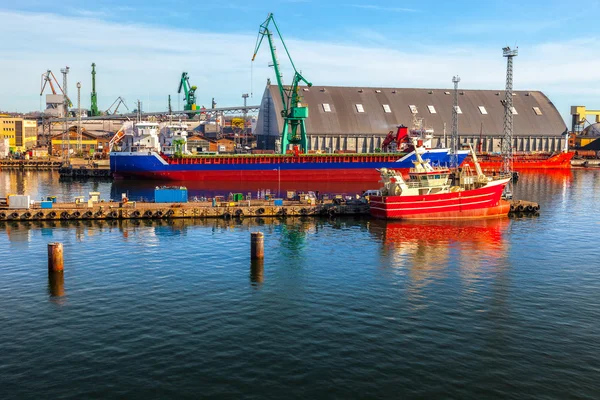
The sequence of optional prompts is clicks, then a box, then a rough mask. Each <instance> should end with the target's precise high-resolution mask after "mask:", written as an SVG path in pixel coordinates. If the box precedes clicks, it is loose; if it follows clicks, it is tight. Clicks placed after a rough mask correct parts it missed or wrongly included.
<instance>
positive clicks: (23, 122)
mask: <svg viewBox="0 0 600 400" xmlns="http://www.w3.org/2000/svg"><path fill="white" fill-rule="evenodd" d="M0 139H8V145H9V147H10V150H11V151H13V152H23V151H25V150H29V149H31V148H33V147H35V145H36V144H37V121H34V120H29V119H23V118H18V117H8V116H0Z"/></svg>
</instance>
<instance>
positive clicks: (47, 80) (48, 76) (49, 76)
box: [40, 70, 73, 107]
mask: <svg viewBox="0 0 600 400" xmlns="http://www.w3.org/2000/svg"><path fill="white" fill-rule="evenodd" d="M53 81H54V83H52V82H53ZM46 84H48V85H50V90H52V94H56V89H55V88H54V85H56V87H58V89H59V90H60V92H61V93H62V94H63V96H65V92H64V90H63V88H62V87H61V86H60V83H58V79H56V77H55V76H54V74H53V73H52V71H50V70H47V71H46V72H44V73H43V74H42V82H41V90H40V96H42V95H43V94H44V89H46ZM65 97H66V98H67V101H68V102H69V107H71V106H73V103H71V100H70V99H69V97H68V96H65Z"/></svg>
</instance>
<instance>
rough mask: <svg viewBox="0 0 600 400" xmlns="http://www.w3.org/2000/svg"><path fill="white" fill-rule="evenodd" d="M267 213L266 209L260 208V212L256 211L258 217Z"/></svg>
mask: <svg viewBox="0 0 600 400" xmlns="http://www.w3.org/2000/svg"><path fill="white" fill-rule="evenodd" d="M264 213H265V209H264V208H262V207H261V208H259V209H258V210H256V215H263V214H264Z"/></svg>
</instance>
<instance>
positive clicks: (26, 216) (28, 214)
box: [21, 211, 31, 219]
mask: <svg viewBox="0 0 600 400" xmlns="http://www.w3.org/2000/svg"><path fill="white" fill-rule="evenodd" d="M21 218H23V219H27V218H31V213H30V212H29V211H27V212H26V213H25V214H23V215H21Z"/></svg>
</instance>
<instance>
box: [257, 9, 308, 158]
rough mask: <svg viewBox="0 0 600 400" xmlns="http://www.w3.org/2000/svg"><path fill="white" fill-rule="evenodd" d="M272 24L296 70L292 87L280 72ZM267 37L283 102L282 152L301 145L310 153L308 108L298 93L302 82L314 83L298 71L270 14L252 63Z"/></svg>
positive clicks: (261, 31) (260, 31) (263, 26)
mask: <svg viewBox="0 0 600 400" xmlns="http://www.w3.org/2000/svg"><path fill="white" fill-rule="evenodd" d="M271 22H272V23H273V26H275V30H276V31H277V35H278V36H279V39H280V40H281V43H282V44H283V48H284V49H285V52H286V54H287V56H288V59H289V60H290V63H291V64H292V68H294V77H293V79H292V85H291V86H287V87H284V86H283V81H282V75H281V72H280V71H279V60H278V59H277V52H276V51H275V44H274V43H273V33H272V32H271V31H270V30H269V24H270V23H271ZM265 36H266V37H267V41H268V42H269V47H270V49H271V57H272V59H273V67H274V69H275V78H276V79H277V86H278V87H279V93H280V94H281V102H282V107H283V108H282V110H281V116H282V117H283V130H282V132H281V152H282V153H283V154H285V152H286V151H287V148H288V145H289V144H299V145H300V147H301V149H302V151H303V152H308V139H307V136H306V125H305V124H304V120H305V119H306V118H308V107H306V106H303V105H302V103H301V100H302V98H301V96H300V93H299V92H298V91H299V88H298V85H299V84H300V83H301V82H304V83H306V85H308V86H309V87H310V86H312V83H310V82H309V81H307V80H306V79H304V77H303V76H302V75H301V74H300V73H299V72H298V71H297V70H296V66H295V65H294V62H293V61H292V57H291V56H290V53H289V52H288V49H287V46H286V45H285V42H284V41H283V37H282V36H281V32H279V28H278V27H277V24H276V23H275V20H274V19H273V14H269V16H268V17H267V20H266V21H265V22H263V23H262V25H261V26H260V29H259V31H258V38H257V40H256V48H255V49H254V56H253V57H252V61H254V59H255V58H256V53H257V52H258V49H259V48H260V45H261V43H262V41H263V39H264V37H265ZM298 130H300V132H298Z"/></svg>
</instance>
